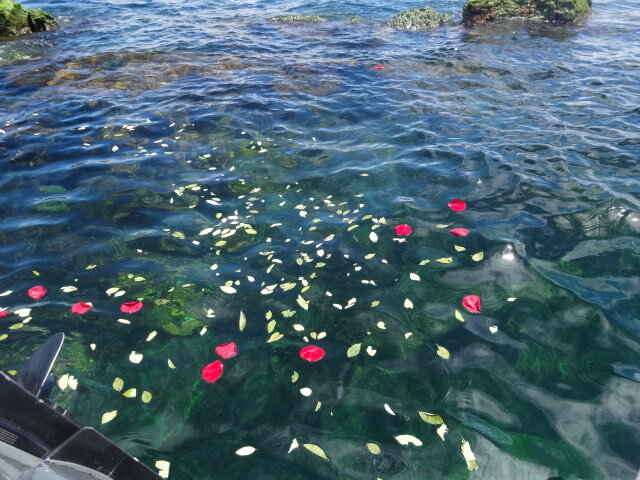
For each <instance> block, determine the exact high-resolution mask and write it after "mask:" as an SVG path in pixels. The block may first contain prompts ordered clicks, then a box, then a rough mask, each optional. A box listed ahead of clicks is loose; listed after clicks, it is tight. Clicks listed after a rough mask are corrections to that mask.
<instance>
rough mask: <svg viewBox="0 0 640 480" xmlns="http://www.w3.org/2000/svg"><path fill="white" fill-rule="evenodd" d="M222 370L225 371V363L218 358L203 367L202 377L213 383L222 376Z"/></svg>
mask: <svg viewBox="0 0 640 480" xmlns="http://www.w3.org/2000/svg"><path fill="white" fill-rule="evenodd" d="M222 372H224V365H223V364H222V362H221V361H220V360H216V361H215V362H213V363H210V364H209V365H207V366H205V367H204V368H203V369H202V374H201V377H202V379H203V380H204V381H205V382H210V383H213V382H215V381H216V380H218V379H219V378H220V377H221V376H222Z"/></svg>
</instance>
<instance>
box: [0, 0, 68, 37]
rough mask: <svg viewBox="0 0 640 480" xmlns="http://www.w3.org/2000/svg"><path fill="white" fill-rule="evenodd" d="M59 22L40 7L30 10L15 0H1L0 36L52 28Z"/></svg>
mask: <svg viewBox="0 0 640 480" xmlns="http://www.w3.org/2000/svg"><path fill="white" fill-rule="evenodd" d="M56 25H57V22H56V20H55V18H53V16H52V15H49V14H48V13H47V12H44V11H42V10H40V9H39V8H36V9H33V10H28V9H26V8H24V7H23V6H22V5H20V4H19V3H16V2H14V1H13V0H0V37H9V36H12V35H20V34H23V33H29V32H41V31H43V30H52V29H54V28H55V27H56Z"/></svg>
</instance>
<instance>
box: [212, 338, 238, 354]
mask: <svg viewBox="0 0 640 480" xmlns="http://www.w3.org/2000/svg"><path fill="white" fill-rule="evenodd" d="M216 353H217V354H218V356H219V357H222V358H231V357H235V356H236V355H237V354H238V348H237V347H236V344H235V343H233V342H229V343H223V344H222V345H218V346H217V347H216Z"/></svg>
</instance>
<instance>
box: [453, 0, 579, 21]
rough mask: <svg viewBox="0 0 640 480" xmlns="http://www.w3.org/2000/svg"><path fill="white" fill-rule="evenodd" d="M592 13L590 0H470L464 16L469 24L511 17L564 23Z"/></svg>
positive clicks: (466, 5) (465, 6)
mask: <svg viewBox="0 0 640 480" xmlns="http://www.w3.org/2000/svg"><path fill="white" fill-rule="evenodd" d="M590 13H591V0H467V3H465V5H464V9H463V11H462V18H463V21H464V23H465V24H466V25H474V24H476V23H481V22H486V21H491V20H495V19H497V18H509V17H524V18H530V19H532V20H544V21H548V22H557V23H565V22H572V21H574V20H576V19H578V18H580V17H585V16H587V15H589V14H590Z"/></svg>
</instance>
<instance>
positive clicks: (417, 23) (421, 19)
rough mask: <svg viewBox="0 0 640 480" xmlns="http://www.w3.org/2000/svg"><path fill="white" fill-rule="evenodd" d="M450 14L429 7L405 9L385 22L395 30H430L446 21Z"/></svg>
mask: <svg viewBox="0 0 640 480" xmlns="http://www.w3.org/2000/svg"><path fill="white" fill-rule="evenodd" d="M450 17H451V16H450V15H448V14H446V13H438V12H436V11H435V10H434V9H433V8H431V7H420V8H415V9H413V10H405V11H404V12H400V13H399V14H397V15H395V16H394V17H392V18H391V20H389V21H388V22H387V25H386V26H387V27H388V28H393V29H395V30H432V29H434V28H436V27H438V26H440V25H441V24H442V23H444V22H445V21H447V20H448V19H449V18H450Z"/></svg>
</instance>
